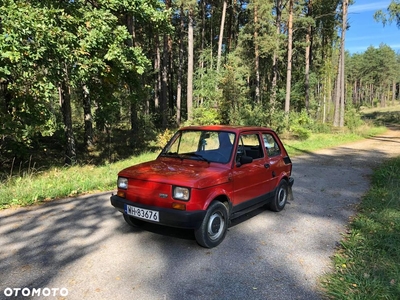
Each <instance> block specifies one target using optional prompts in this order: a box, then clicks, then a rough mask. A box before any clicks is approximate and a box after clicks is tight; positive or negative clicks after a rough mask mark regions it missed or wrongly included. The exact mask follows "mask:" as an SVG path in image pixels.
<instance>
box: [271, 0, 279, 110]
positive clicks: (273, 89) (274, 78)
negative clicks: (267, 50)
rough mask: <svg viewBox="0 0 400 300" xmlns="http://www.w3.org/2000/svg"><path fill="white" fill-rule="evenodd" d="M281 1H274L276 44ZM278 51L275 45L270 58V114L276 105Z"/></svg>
mask: <svg viewBox="0 0 400 300" xmlns="http://www.w3.org/2000/svg"><path fill="white" fill-rule="evenodd" d="M281 7H282V0H276V7H275V10H276V21H275V26H276V37H277V43H279V42H278V37H279V35H280V33H281V17H282V11H281ZM278 51H279V45H276V47H275V50H274V56H273V58H272V72H273V76H272V80H271V98H270V102H271V112H272V113H273V112H274V110H275V105H276V90H277V83H278V72H279V70H278Z"/></svg>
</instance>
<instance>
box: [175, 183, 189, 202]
mask: <svg viewBox="0 0 400 300" xmlns="http://www.w3.org/2000/svg"><path fill="white" fill-rule="evenodd" d="M172 197H174V198H175V199H178V200H185V201H187V200H189V198H190V189H189V188H186V187H181V186H174V187H173V196H172Z"/></svg>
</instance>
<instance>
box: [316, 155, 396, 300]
mask: <svg viewBox="0 0 400 300" xmlns="http://www.w3.org/2000/svg"><path fill="white" fill-rule="evenodd" d="M399 199H400V157H398V158H395V159H392V160H389V161H387V162H385V163H384V164H383V165H382V166H380V167H379V168H378V169H377V170H375V172H374V174H373V176H372V185H371V189H370V190H369V192H368V193H367V194H366V195H365V196H364V197H363V199H362V202H361V204H360V206H359V212H358V214H357V216H356V217H355V218H354V220H353V221H352V222H351V224H350V225H349V229H348V232H347V234H346V235H345V237H344V239H343V241H342V242H341V245H340V247H339V249H338V250H337V252H336V254H335V256H334V258H333V261H334V266H335V271H334V272H333V273H332V274H329V275H327V276H326V277H324V278H323V279H322V285H323V287H324V288H325V289H326V294H327V295H328V296H329V298H331V299H393V300H394V299H400V264H399V262H400V201H399Z"/></svg>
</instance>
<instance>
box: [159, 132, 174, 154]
mask: <svg viewBox="0 0 400 300" xmlns="http://www.w3.org/2000/svg"><path fill="white" fill-rule="evenodd" d="M174 133H175V132H174V131H171V130H169V129H166V130H165V131H164V132H161V133H159V134H158V135H157V141H156V147H157V148H159V149H162V148H164V147H165V145H166V144H167V143H168V141H169V140H170V139H171V138H172V136H173V135H174Z"/></svg>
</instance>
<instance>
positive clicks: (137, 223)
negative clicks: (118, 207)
mask: <svg viewBox="0 0 400 300" xmlns="http://www.w3.org/2000/svg"><path fill="white" fill-rule="evenodd" d="M124 220H125V222H126V223H128V224H129V225H130V226H132V227H139V226H140V225H142V224H143V221H142V220H139V219H136V218H134V217H131V216H129V215H127V214H124Z"/></svg>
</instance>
